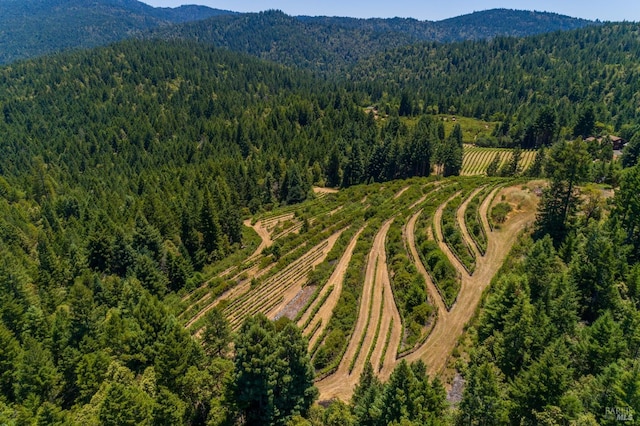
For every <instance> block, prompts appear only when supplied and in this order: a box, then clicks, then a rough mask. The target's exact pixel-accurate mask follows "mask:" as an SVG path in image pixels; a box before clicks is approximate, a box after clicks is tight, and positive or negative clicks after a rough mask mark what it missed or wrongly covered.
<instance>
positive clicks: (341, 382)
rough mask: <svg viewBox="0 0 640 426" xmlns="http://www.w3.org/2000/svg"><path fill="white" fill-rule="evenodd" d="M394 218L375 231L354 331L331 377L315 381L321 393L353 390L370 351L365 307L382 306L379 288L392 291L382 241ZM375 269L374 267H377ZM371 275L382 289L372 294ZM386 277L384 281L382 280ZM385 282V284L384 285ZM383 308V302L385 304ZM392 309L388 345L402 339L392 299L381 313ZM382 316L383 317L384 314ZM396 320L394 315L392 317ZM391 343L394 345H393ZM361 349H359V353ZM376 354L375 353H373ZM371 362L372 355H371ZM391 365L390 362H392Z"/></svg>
mask: <svg viewBox="0 0 640 426" xmlns="http://www.w3.org/2000/svg"><path fill="white" fill-rule="evenodd" d="M392 220H393V219H389V220H387V221H386V222H385V223H384V224H383V225H382V226H381V227H380V229H379V230H378V232H377V234H376V236H375V238H374V241H373V245H372V248H371V250H370V251H369V256H368V260H367V267H366V272H365V280H364V285H363V289H362V294H361V297H360V301H359V309H358V317H357V320H356V325H355V328H354V330H353V333H352V334H351V336H350V340H349V343H348V345H347V350H346V352H345V353H344V354H343V356H342V360H341V361H340V364H339V366H338V368H337V370H336V371H335V372H333V373H332V374H330V375H328V376H326V377H323V378H322V379H321V380H319V381H318V382H316V385H317V386H318V388H319V389H320V392H321V393H327V392H329V393H331V392H333V391H334V390H336V389H340V390H342V389H344V390H347V391H349V392H351V391H353V388H354V387H355V385H356V383H357V381H358V378H359V377H360V374H361V373H362V370H363V369H364V358H366V356H367V354H368V352H369V348H370V347H371V346H372V344H373V338H374V335H375V329H372V328H369V329H367V327H366V324H367V319H368V318H369V315H368V306H369V304H370V303H371V302H372V298H373V306H374V307H376V306H377V307H378V308H379V307H381V306H382V303H383V302H382V300H383V298H382V291H383V290H382V289H383V288H387V289H388V290H386V293H389V296H391V288H390V284H389V282H388V272H387V267H386V257H385V244H384V241H385V238H386V234H387V232H388V230H389V227H390V226H391V222H392ZM376 266H377V267H376ZM374 276H376V277H378V278H379V279H380V280H382V283H383V286H376V287H378V291H372V289H373V288H374V286H375V280H374V279H373V278H374ZM385 278H386V279H385ZM385 281H386V282H385ZM385 305H386V302H385ZM393 310H395V312H396V315H398V319H396V320H394V321H395V323H396V324H397V327H394V329H393V331H392V336H391V338H390V339H391V340H390V341H391V343H390V344H391V345H394V344H397V341H398V340H399V339H400V337H401V334H402V333H401V330H400V324H399V314H397V309H395V303H394V302H393V298H392V296H391V306H389V305H387V308H386V309H385V310H384V313H387V314H389V315H390V314H391V312H390V311H393ZM384 313H383V315H384ZM394 317H395V316H394ZM363 335H364V340H363V341H362V344H361V345H360V341H361V339H362V336H363ZM394 341H395V342H396V343H394ZM384 344H385V342H384V341H382V340H380V339H378V342H377V343H376V347H377V346H378V345H379V346H380V353H382V350H383V348H384ZM359 349H360V350H359ZM374 354H375V352H374ZM389 354H390V353H389V352H388V351H387V355H386V356H387V357H389ZM391 355H392V359H393V360H394V361H395V354H394V353H391ZM355 356H357V357H358V358H357V361H356V362H355V363H354V365H353V370H352V371H351V372H350V373H349V368H350V366H351V362H352V360H353V358H354V357H355ZM372 361H373V356H372ZM392 363H393V361H392Z"/></svg>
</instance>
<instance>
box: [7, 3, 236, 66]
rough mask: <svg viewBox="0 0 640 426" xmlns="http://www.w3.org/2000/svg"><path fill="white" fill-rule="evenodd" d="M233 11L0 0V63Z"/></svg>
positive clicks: (124, 36) (82, 46) (130, 35)
mask: <svg viewBox="0 0 640 426" xmlns="http://www.w3.org/2000/svg"><path fill="white" fill-rule="evenodd" d="M227 13H232V12H228V11H222V10H217V9H211V8H208V7H204V6H181V7H177V8H174V9H171V8H154V7H151V6H149V5H147V4H145V3H142V2H139V1H137V0H92V1H85V0H3V1H2V2H0V64H6V63H10V62H13V61H16V60H18V59H26V58H32V57H35V56H40V55H44V54H47V53H54V52H59V51H62V50H69V49H73V48H88V47H94V46H102V45H105V44H108V43H112V42H114V41H118V40H122V39H125V38H130V37H133V36H135V35H136V34H140V32H142V31H147V30H150V29H153V28H157V27H161V26H167V25H171V24H176V23H182V22H188V21H196V20H199V19H205V18H209V17H211V16H215V15H219V14H227Z"/></svg>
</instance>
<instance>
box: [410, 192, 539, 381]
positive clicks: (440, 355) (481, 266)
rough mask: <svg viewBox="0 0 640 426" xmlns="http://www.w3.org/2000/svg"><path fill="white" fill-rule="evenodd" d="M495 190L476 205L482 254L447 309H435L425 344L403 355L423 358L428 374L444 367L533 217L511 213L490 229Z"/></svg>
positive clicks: (529, 214) (411, 358) (529, 213)
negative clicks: (482, 228)
mask: <svg viewBox="0 0 640 426" xmlns="http://www.w3.org/2000/svg"><path fill="white" fill-rule="evenodd" d="M497 190H498V189H497V188H496V189H495V190H494V191H492V193H491V194H489V196H488V197H487V198H486V199H485V200H484V201H483V203H482V204H481V206H480V216H481V218H482V223H483V225H484V226H485V227H486V229H487V234H488V240H489V242H488V246H487V253H486V255H485V256H484V257H482V258H479V259H478V263H477V266H476V271H475V273H474V275H473V276H471V277H470V276H469V275H467V274H463V276H462V287H461V289H460V294H459V296H458V300H457V302H456V304H455V305H454V306H453V308H452V309H451V311H449V312H447V311H446V310H444V311H439V318H438V322H437V323H436V326H435V328H434V329H433V331H432V332H431V335H430V336H429V338H428V339H427V341H426V342H425V344H424V345H423V346H422V347H421V348H420V349H418V350H417V351H416V352H414V353H412V354H410V355H408V356H407V357H406V359H407V361H409V362H412V361H416V360H418V359H422V360H423V361H425V363H426V364H427V368H428V371H429V374H431V375H434V374H437V373H439V372H441V371H442V370H443V369H444V367H445V366H446V362H447V359H448V358H449V355H450V354H451V351H452V350H453V348H454V347H455V345H456V341H457V339H458V337H459V336H460V335H461V334H462V332H463V328H464V325H465V324H466V323H467V322H468V321H469V319H471V316H473V314H474V312H475V310H476V308H477V306H478V303H479V302H480V298H481V296H482V292H483V291H484V289H485V288H486V287H487V286H488V285H489V283H490V282H491V279H492V278H493V276H494V275H495V274H496V272H497V271H498V269H499V268H500V267H501V266H502V263H503V262H504V259H505V258H506V256H507V254H508V253H509V251H510V250H511V247H512V246H513V244H514V243H515V241H516V238H517V235H518V234H519V233H520V232H521V231H522V230H524V228H525V227H526V226H527V225H529V224H530V223H532V222H533V221H534V219H535V213H536V212H535V209H530V210H527V211H522V212H519V213H517V214H515V215H514V216H512V217H511V218H510V219H509V220H508V222H507V223H505V224H504V225H503V226H502V229H500V230H499V231H494V232H490V231H489V223H488V221H487V219H486V216H487V211H488V209H489V203H490V200H491V199H492V196H493V194H494V193H495V191H497ZM440 228H441V227H440V225H439V224H437V225H436V232H439V233H441V232H442V230H441V229H440ZM410 244H411V242H410ZM414 246H415V244H414ZM448 255H449V254H448ZM454 260H455V258H453V259H451V261H452V262H453V261H454Z"/></svg>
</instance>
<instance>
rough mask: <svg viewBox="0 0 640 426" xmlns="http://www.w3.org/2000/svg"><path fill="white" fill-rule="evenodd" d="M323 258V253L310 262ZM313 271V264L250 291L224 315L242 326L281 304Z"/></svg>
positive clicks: (311, 258) (231, 322)
mask: <svg viewBox="0 0 640 426" xmlns="http://www.w3.org/2000/svg"><path fill="white" fill-rule="evenodd" d="M321 257H322V252H321V251H320V252H316V253H314V256H313V257H310V258H309V259H308V260H309V262H315V261H316V260H318V259H320V258H321ZM311 269H313V267H312V264H311V263H309V264H308V266H300V267H299V271H296V272H295V273H294V274H288V275H287V276H283V277H281V279H277V280H274V281H272V282H268V283H265V284H263V285H262V286H260V287H259V288H258V289H257V290H254V291H249V292H247V293H246V294H245V295H243V296H244V297H242V298H239V299H236V300H240V303H238V304H236V305H233V306H231V309H225V311H224V313H225V315H226V316H227V318H228V320H229V323H230V324H231V325H232V327H234V328H235V326H236V325H238V326H239V325H240V322H241V321H242V320H243V319H244V318H245V317H246V316H250V315H254V314H255V313H258V312H262V313H264V314H266V313H267V312H268V310H269V309H270V308H272V307H273V306H275V305H277V304H279V303H281V302H282V300H284V295H283V293H284V292H285V291H287V290H288V289H289V288H290V287H292V286H293V285H295V283H296V282H298V281H300V282H304V281H306V279H307V274H308V273H309V271H311Z"/></svg>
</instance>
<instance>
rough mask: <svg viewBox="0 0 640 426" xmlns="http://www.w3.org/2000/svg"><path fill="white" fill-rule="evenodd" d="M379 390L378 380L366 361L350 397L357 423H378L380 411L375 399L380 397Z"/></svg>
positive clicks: (371, 425) (368, 425) (371, 424)
mask: <svg viewBox="0 0 640 426" xmlns="http://www.w3.org/2000/svg"><path fill="white" fill-rule="evenodd" d="M381 390H382V385H381V383H380V380H379V379H378V377H377V376H376V375H375V374H374V372H373V367H372V366H371V363H367V364H366V365H365V366H364V369H363V370H362V373H361V374H360V380H359V381H358V384H357V385H356V388H355V390H354V391H353V395H352V397H351V406H352V407H353V408H352V410H353V413H354V414H355V416H356V418H357V419H358V424H359V425H362V426H375V425H377V424H378V423H379V421H380V416H381V414H382V413H381V411H380V407H379V406H378V405H377V404H376V401H377V400H378V398H379V397H380V394H381Z"/></svg>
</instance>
